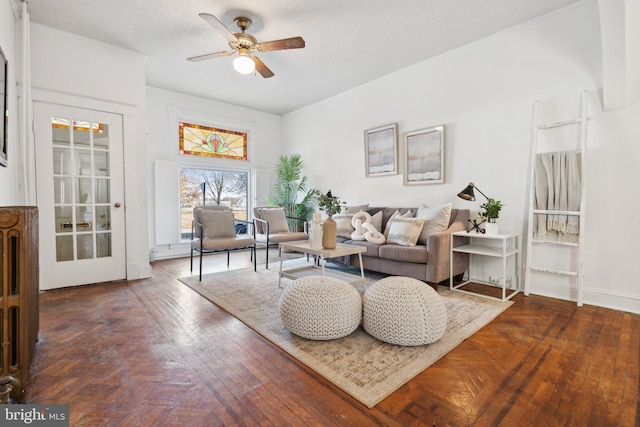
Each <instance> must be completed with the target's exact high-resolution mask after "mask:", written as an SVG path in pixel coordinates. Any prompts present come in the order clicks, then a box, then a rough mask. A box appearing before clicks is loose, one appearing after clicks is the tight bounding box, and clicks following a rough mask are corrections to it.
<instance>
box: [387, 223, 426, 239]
mask: <svg viewBox="0 0 640 427" xmlns="http://www.w3.org/2000/svg"><path fill="white" fill-rule="evenodd" d="M423 225H424V218H403V217H396V218H395V219H394V220H393V222H392V223H391V227H390V230H389V236H387V243H395V244H396V245H402V246H415V245H416V242H417V241H418V237H420V232H421V231H422V226H423Z"/></svg>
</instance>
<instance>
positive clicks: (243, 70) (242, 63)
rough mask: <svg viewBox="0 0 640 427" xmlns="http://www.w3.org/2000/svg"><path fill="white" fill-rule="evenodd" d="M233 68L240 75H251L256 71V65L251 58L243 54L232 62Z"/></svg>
mask: <svg viewBox="0 0 640 427" xmlns="http://www.w3.org/2000/svg"><path fill="white" fill-rule="evenodd" d="M233 68H234V69H235V70H236V71H237V72H239V73H240V74H251V73H253V70H255V69H256V64H255V62H253V59H251V57H250V56H249V55H247V54H245V53H243V52H240V55H239V56H238V57H237V58H236V59H234V60H233Z"/></svg>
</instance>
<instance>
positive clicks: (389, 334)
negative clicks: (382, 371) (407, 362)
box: [363, 276, 447, 346]
mask: <svg viewBox="0 0 640 427" xmlns="http://www.w3.org/2000/svg"><path fill="white" fill-rule="evenodd" d="M363 308H364V310H363V327H364V330H365V331H367V332H368V333H369V334H370V335H371V336H373V337H375V338H377V339H379V340H380V341H384V342H387V343H389V344H396V345H403V346H418V345H424V344H431V343H434V342H436V341H438V340H439V339H440V338H441V337H442V335H444V331H445V330H446V329H447V309H446V307H445V305H444V302H443V301H442V298H441V297H440V295H438V293H437V292H436V291H434V290H433V288H431V287H430V286H429V285H427V284H426V283H424V282H422V281H420V280H418V279H413V278H411V277H402V276H390V277H385V278H384V279H381V280H378V281H377V282H376V283H374V284H373V285H371V286H370V287H369V288H368V289H367V290H366V292H365V293H364V297H363Z"/></svg>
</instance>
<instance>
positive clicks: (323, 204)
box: [318, 190, 347, 249]
mask: <svg viewBox="0 0 640 427" xmlns="http://www.w3.org/2000/svg"><path fill="white" fill-rule="evenodd" d="M346 204H347V202H341V201H340V198H339V197H337V196H334V195H333V194H332V193H331V190H329V191H328V192H327V194H321V195H319V196H318V207H319V208H320V210H322V211H324V212H325V213H326V214H327V216H328V217H329V218H327V219H325V220H324V224H323V225H322V247H324V248H327V249H333V248H335V247H336V244H337V243H338V231H337V225H336V222H335V221H334V219H333V218H332V216H334V215H335V214H337V213H340V212H341V211H342V205H346Z"/></svg>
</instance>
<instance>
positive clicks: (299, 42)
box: [256, 37, 304, 52]
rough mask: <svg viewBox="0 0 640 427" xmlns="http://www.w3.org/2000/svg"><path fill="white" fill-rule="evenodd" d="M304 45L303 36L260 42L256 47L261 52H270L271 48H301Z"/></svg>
mask: <svg viewBox="0 0 640 427" xmlns="http://www.w3.org/2000/svg"><path fill="white" fill-rule="evenodd" d="M303 47H304V39H303V38H302V37H291V38H288V39H282V40H273V41H270V42H264V43H258V44H257V45H256V49H257V50H259V51H260V52H268V51H270V50H285V49H301V48H303Z"/></svg>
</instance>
